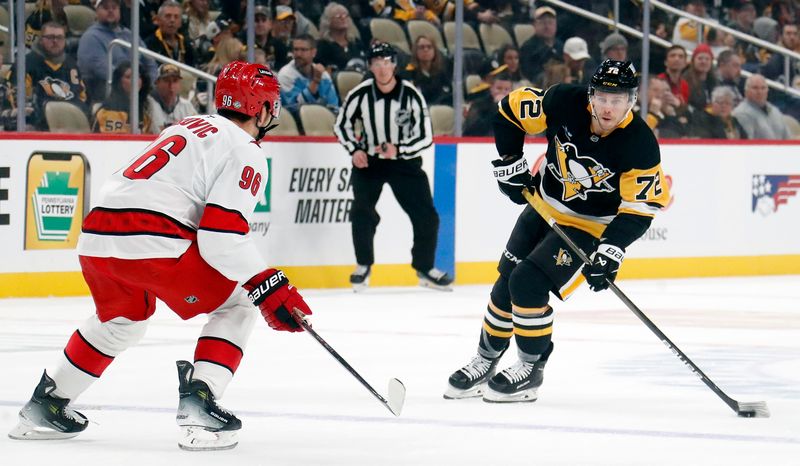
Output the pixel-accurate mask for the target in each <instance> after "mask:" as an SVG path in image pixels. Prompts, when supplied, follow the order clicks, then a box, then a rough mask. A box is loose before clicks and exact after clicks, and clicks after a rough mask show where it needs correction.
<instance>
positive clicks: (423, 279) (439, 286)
mask: <svg viewBox="0 0 800 466" xmlns="http://www.w3.org/2000/svg"><path fill="white" fill-rule="evenodd" d="M417 277H419V286H422V287H425V288H432V289H434V290H439V291H453V287H452V286H450V285H452V283H453V278H452V277H450V275H448V274H447V272H444V271H442V270H439V269H437V268H436V267H434V268H432V269H430V270H428V271H425V272H423V271H421V270H417Z"/></svg>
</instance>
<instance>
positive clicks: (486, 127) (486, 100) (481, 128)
mask: <svg viewBox="0 0 800 466" xmlns="http://www.w3.org/2000/svg"><path fill="white" fill-rule="evenodd" d="M512 84H513V83H512V81H511V76H510V75H509V74H508V73H506V72H502V73H499V74H497V75H495V76H493V77H492V84H491V86H490V87H489V93H488V94H485V95H483V96H481V97H480V98H478V99H476V100H475V101H473V102H472V105H470V107H469V112H467V117H466V118H465V119H464V131H463V134H464V136H493V135H494V125H493V123H492V122H493V121H494V118H495V113H496V112H497V110H496V109H497V104H498V103H499V102H500V101H501V100H503V97H505V96H507V95H508V93H509V92H511V91H512V90H513V87H512Z"/></svg>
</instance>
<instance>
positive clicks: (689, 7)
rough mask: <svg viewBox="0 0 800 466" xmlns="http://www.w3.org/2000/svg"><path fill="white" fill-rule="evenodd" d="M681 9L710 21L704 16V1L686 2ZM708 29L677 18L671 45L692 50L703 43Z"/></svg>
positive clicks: (689, 0) (691, 0)
mask: <svg viewBox="0 0 800 466" xmlns="http://www.w3.org/2000/svg"><path fill="white" fill-rule="evenodd" d="M683 9H684V10H685V11H686V12H687V13H689V14H693V15H695V16H699V17H701V18H704V19H710V18H708V17H707V16H706V4H705V1H704V0H686V3H685V4H684V7H683ZM707 32H708V28H707V27H704V26H702V25H701V24H699V23H697V22H695V21H693V20H690V19H688V18H684V17H679V18H678V21H677V22H676V23H675V28H674V29H673V30H672V43H673V44H675V45H680V46H682V47H683V48H684V49H685V50H694V48H695V47H696V46H697V44H699V43H701V42H704V41H705V35H704V34H703V33H707Z"/></svg>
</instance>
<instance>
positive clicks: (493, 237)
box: [0, 133, 800, 296]
mask: <svg viewBox="0 0 800 466" xmlns="http://www.w3.org/2000/svg"><path fill="white" fill-rule="evenodd" d="M0 137H2V139H0V154H2V155H0V243H2V244H3V254H2V259H3V260H2V261H0V296H43V295H44V296H46V295H74V294H85V293H86V292H87V290H86V287H85V284H84V283H83V279H82V277H81V275H80V272H79V270H80V268H79V266H78V261H77V256H76V254H75V250H74V241H75V238H76V235H77V233H78V231H79V225H80V220H81V219H80V218H77V217H78V216H79V215H80V214H81V207H82V206H83V205H85V207H86V208H85V209H84V211H88V210H89V208H90V207H91V206H92V205H94V202H96V200H97V196H98V193H99V190H100V187H101V186H102V184H103V182H104V181H105V179H106V178H107V177H108V176H109V175H110V174H111V173H113V172H114V171H116V170H118V169H119V168H121V167H124V166H126V165H127V163H129V161H130V160H132V159H133V158H134V155H137V154H138V153H139V152H141V151H142V150H143V149H144V148H145V147H146V146H147V145H148V144H149V143H150V142H151V141H152V137H144V136H142V137H124V138H118V137H112V138H110V137H100V136H58V135H44V136H43V135H13V134H8V133H6V134H2V135H1V136H0ZM12 138H14V139H12ZM474 141H475V140H458V139H453V138H444V139H439V140H437V144H436V145H435V147H434V148H431V149H429V150H428V151H426V152H425V154H424V156H423V158H424V164H423V166H424V168H425V171H426V172H427V173H428V176H429V179H430V181H431V185H432V189H433V192H434V202H435V204H436V207H437V210H438V211H439V214H440V218H441V222H440V232H439V245H438V251H437V266H438V267H440V268H443V269H445V270H449V271H455V273H456V279H457V282H458V283H489V282H491V281H493V280H494V278H495V276H496V272H495V271H494V267H495V264H496V261H497V259H498V258H499V256H500V253H501V252H502V250H503V247H504V244H505V240H506V239H507V237H508V234H509V233H510V231H511V229H512V228H513V225H514V222H515V219H516V217H517V215H518V213H519V212H520V210H521V208H520V207H519V206H516V205H514V204H512V203H510V202H508V201H507V200H506V199H505V198H503V197H502V195H501V194H500V193H499V192H498V190H497V188H496V185H495V182H494V180H493V179H492V176H491V172H490V167H491V165H490V160H491V159H492V158H493V157H495V149H494V145H493V144H492V143H491V141H490V140H486V139H480V140H477V141H479V142H474ZM262 147H263V149H264V153H265V156H266V157H267V158H268V160H269V166H270V170H271V176H270V181H269V183H268V184H267V185H266V186H265V189H264V192H263V194H262V196H261V198H260V202H259V204H258V207H257V209H256V213H255V215H254V217H253V222H252V223H251V230H252V232H253V233H252V234H253V236H254V238H255V240H256V241H257V243H258V244H259V246H260V249H261V251H262V254H263V255H264V257H265V258H266V260H267V261H268V263H269V264H271V265H275V266H278V267H282V268H284V269H285V270H286V271H287V273H288V274H289V276H290V277H291V278H292V280H293V281H294V282H295V283H297V285H298V286H301V287H318V288H328V287H344V286H348V283H347V275H348V274H349V272H350V271H351V270H352V267H353V265H354V263H355V258H354V254H353V248H352V243H351V232H350V223H349V212H350V207H351V203H352V187H351V185H350V171H351V169H352V167H351V165H350V159H349V158H348V157H347V154H346V153H345V152H344V150H343V149H342V148H341V146H339V145H338V144H337V143H335V142H334V141H333V140H332V139H330V138H305V139H297V138H281V139H278V140H276V141H274V142H269V143H265V144H262ZM544 149H545V145H544V142H543V141H541V140H531V142H530V143H528V144H527V145H526V148H525V152H526V156H528V157H529V161H530V163H531V164H532V165H533V164H534V163H535V160H536V158H537V157H538V156H539V155H540V154H541V153H542V152H544ZM798 149H800V145H798V144H792V143H772V144H770V143H761V144H757V143H738V144H726V145H714V144H706V143H705V142H698V143H692V144H687V143H685V142H683V143H669V142H667V143H663V144H662V146H661V150H662V159H663V166H664V172H665V175H666V178H667V180H665V182H668V183H671V186H672V188H671V189H672V194H673V199H672V202H671V204H670V206H669V207H668V208H667V209H666V210H665V211H663V212H662V213H661V214H660V215H659V216H658V217H657V218H656V220H655V221H654V222H653V225H652V226H651V228H650V230H649V231H648V232H647V234H646V235H645V236H644V238H643V239H642V240H640V241H638V242H637V243H636V244H634V245H633V246H632V247H631V248H630V249H629V251H628V258H627V259H626V262H625V266H624V267H623V270H622V275H623V276H624V277H627V278H658V277H695V276H725V275H757V274H785V273H800V241H798V240H797V236H796V232H795V228H796V226H797V220H796V219H797V218H800V199H798V196H796V194H797V188H796V187H795V184H794V183H797V182H798V181H796V180H800V160H798V158H797V157H798V155H797V154H798ZM33 154H49V155H46V156H45V157H44V158H43V157H41V156H33ZM48 157H49V159H48ZM793 177H796V178H793ZM754 183H755V185H754ZM390 191H391V190H390V188H389V187H388V186H386V188H385V189H384V194H383V195H382V197H381V200H380V202H379V204H378V212H379V214H380V217H381V223H380V225H379V227H378V232H377V235H376V238H375V251H376V267H375V269H374V275H373V279H372V284H373V285H379V286H380V285H412V284H414V283H415V282H416V279H415V277H414V273H413V270H412V269H411V267H410V266H409V265H408V264H409V263H410V260H411V258H410V249H411V245H412V231H411V224H410V222H409V220H408V217H407V216H406V215H405V214H404V213H403V212H402V210H401V209H400V207H399V206H398V205H397V203H396V201H395V200H394V197H393V196H392V195H391V192H390Z"/></svg>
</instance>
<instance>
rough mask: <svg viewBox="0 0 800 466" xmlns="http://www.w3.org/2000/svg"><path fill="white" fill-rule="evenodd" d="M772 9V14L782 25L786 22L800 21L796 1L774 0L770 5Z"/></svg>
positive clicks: (795, 22) (794, 22)
mask: <svg viewBox="0 0 800 466" xmlns="http://www.w3.org/2000/svg"><path fill="white" fill-rule="evenodd" d="M770 10H771V11H770V16H771V17H772V19H774V20H775V21H777V22H778V24H779V25H780V26H783V25H785V24H797V23H798V22H800V17H798V5H797V2H796V1H795V2H794V3H792V2H790V1H789V0H774V1H773V2H772V4H771V5H770ZM765 13H766V12H765Z"/></svg>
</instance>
